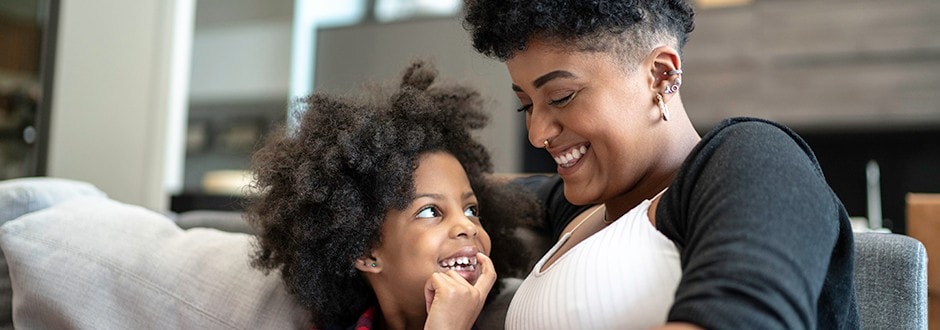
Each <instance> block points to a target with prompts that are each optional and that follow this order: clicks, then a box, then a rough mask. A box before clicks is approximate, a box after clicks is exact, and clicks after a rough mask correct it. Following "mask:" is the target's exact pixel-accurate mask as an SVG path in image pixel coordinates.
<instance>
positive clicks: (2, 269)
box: [0, 177, 105, 329]
mask: <svg viewBox="0 0 940 330" xmlns="http://www.w3.org/2000/svg"><path fill="white" fill-rule="evenodd" d="M82 196H105V193H104V192H103V191H101V190H98V188H96V187H95V186H93V185H91V184H89V183H87V182H81V181H75V180H69V179H61V178H49V177H32V178H20V179H10V180H4V181H0V225H2V224H4V223H6V222H7V221H10V220H13V219H16V218H18V217H20V216H22V215H24V214H27V213H30V212H34V211H38V210H42V209H45V208H47V207H49V206H52V205H55V204H58V203H61V202H64V201H67V200H70V199H73V198H77V197H82ZM12 296H13V288H12V287H11V285H10V272H9V270H8V268H7V262H6V258H4V257H3V253H2V252H0V329H10V328H12V327H13V298H12Z"/></svg>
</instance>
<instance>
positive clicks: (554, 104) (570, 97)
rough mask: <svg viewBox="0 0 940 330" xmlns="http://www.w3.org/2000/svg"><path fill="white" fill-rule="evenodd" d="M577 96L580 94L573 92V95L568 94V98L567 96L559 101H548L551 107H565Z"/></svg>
mask: <svg viewBox="0 0 940 330" xmlns="http://www.w3.org/2000/svg"><path fill="white" fill-rule="evenodd" d="M575 94H578V92H571V94H568V95H567V96H565V97H563V98H560V99H557V100H551V101H548V105H551V106H563V105H565V104H567V103H568V102H569V101H571V99H573V98H574V96H575Z"/></svg>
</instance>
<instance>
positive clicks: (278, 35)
mask: <svg viewBox="0 0 940 330" xmlns="http://www.w3.org/2000/svg"><path fill="white" fill-rule="evenodd" d="M290 50H291V22H290V17H287V19H286V20H284V21H280V22H278V21H257V22H247V23H242V24H237V25H223V26H211V27H205V28H199V29H198V30H196V32H195V35H194V36H193V57H192V59H193V60H192V68H193V69H192V85H191V90H190V92H191V95H190V96H191V100H192V101H193V102H212V101H240V100H241V101H243V100H271V99H286V98H287V95H288V90H289V89H290V79H289V77H290ZM285 111H286V110H285Z"/></svg>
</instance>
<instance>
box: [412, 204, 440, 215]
mask: <svg viewBox="0 0 940 330" xmlns="http://www.w3.org/2000/svg"><path fill="white" fill-rule="evenodd" d="M439 216H441V212H440V211H438V210H437V208H436V207H433V206H428V207H425V208H423V209H421V211H418V215H417V216H416V217H418V218H437V217H439Z"/></svg>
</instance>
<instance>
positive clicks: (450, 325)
mask: <svg viewBox="0 0 940 330" xmlns="http://www.w3.org/2000/svg"><path fill="white" fill-rule="evenodd" d="M477 267H480V277H478V278H477V282H476V283H475V284H473V285H470V283H469V282H467V280H466V279H464V278H463V277H461V276H460V275H459V274H457V272H455V271H453V270H451V271H447V272H446V273H434V274H433V275H431V278H430V279H428V281H427V282H426V283H425V284H424V299H425V302H427V309H428V319H427V322H425V323H424V328H425V329H460V330H466V329H470V328H471V327H473V323H474V322H476V319H477V316H479V315H480V311H481V310H483V303H484V302H485V301H486V295H487V294H489V293H490V289H492V288H493V283H495V282H496V271H495V270H494V269H493V261H492V260H490V258H489V257H487V256H486V255H484V254H483V253H479V252H477Z"/></svg>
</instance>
